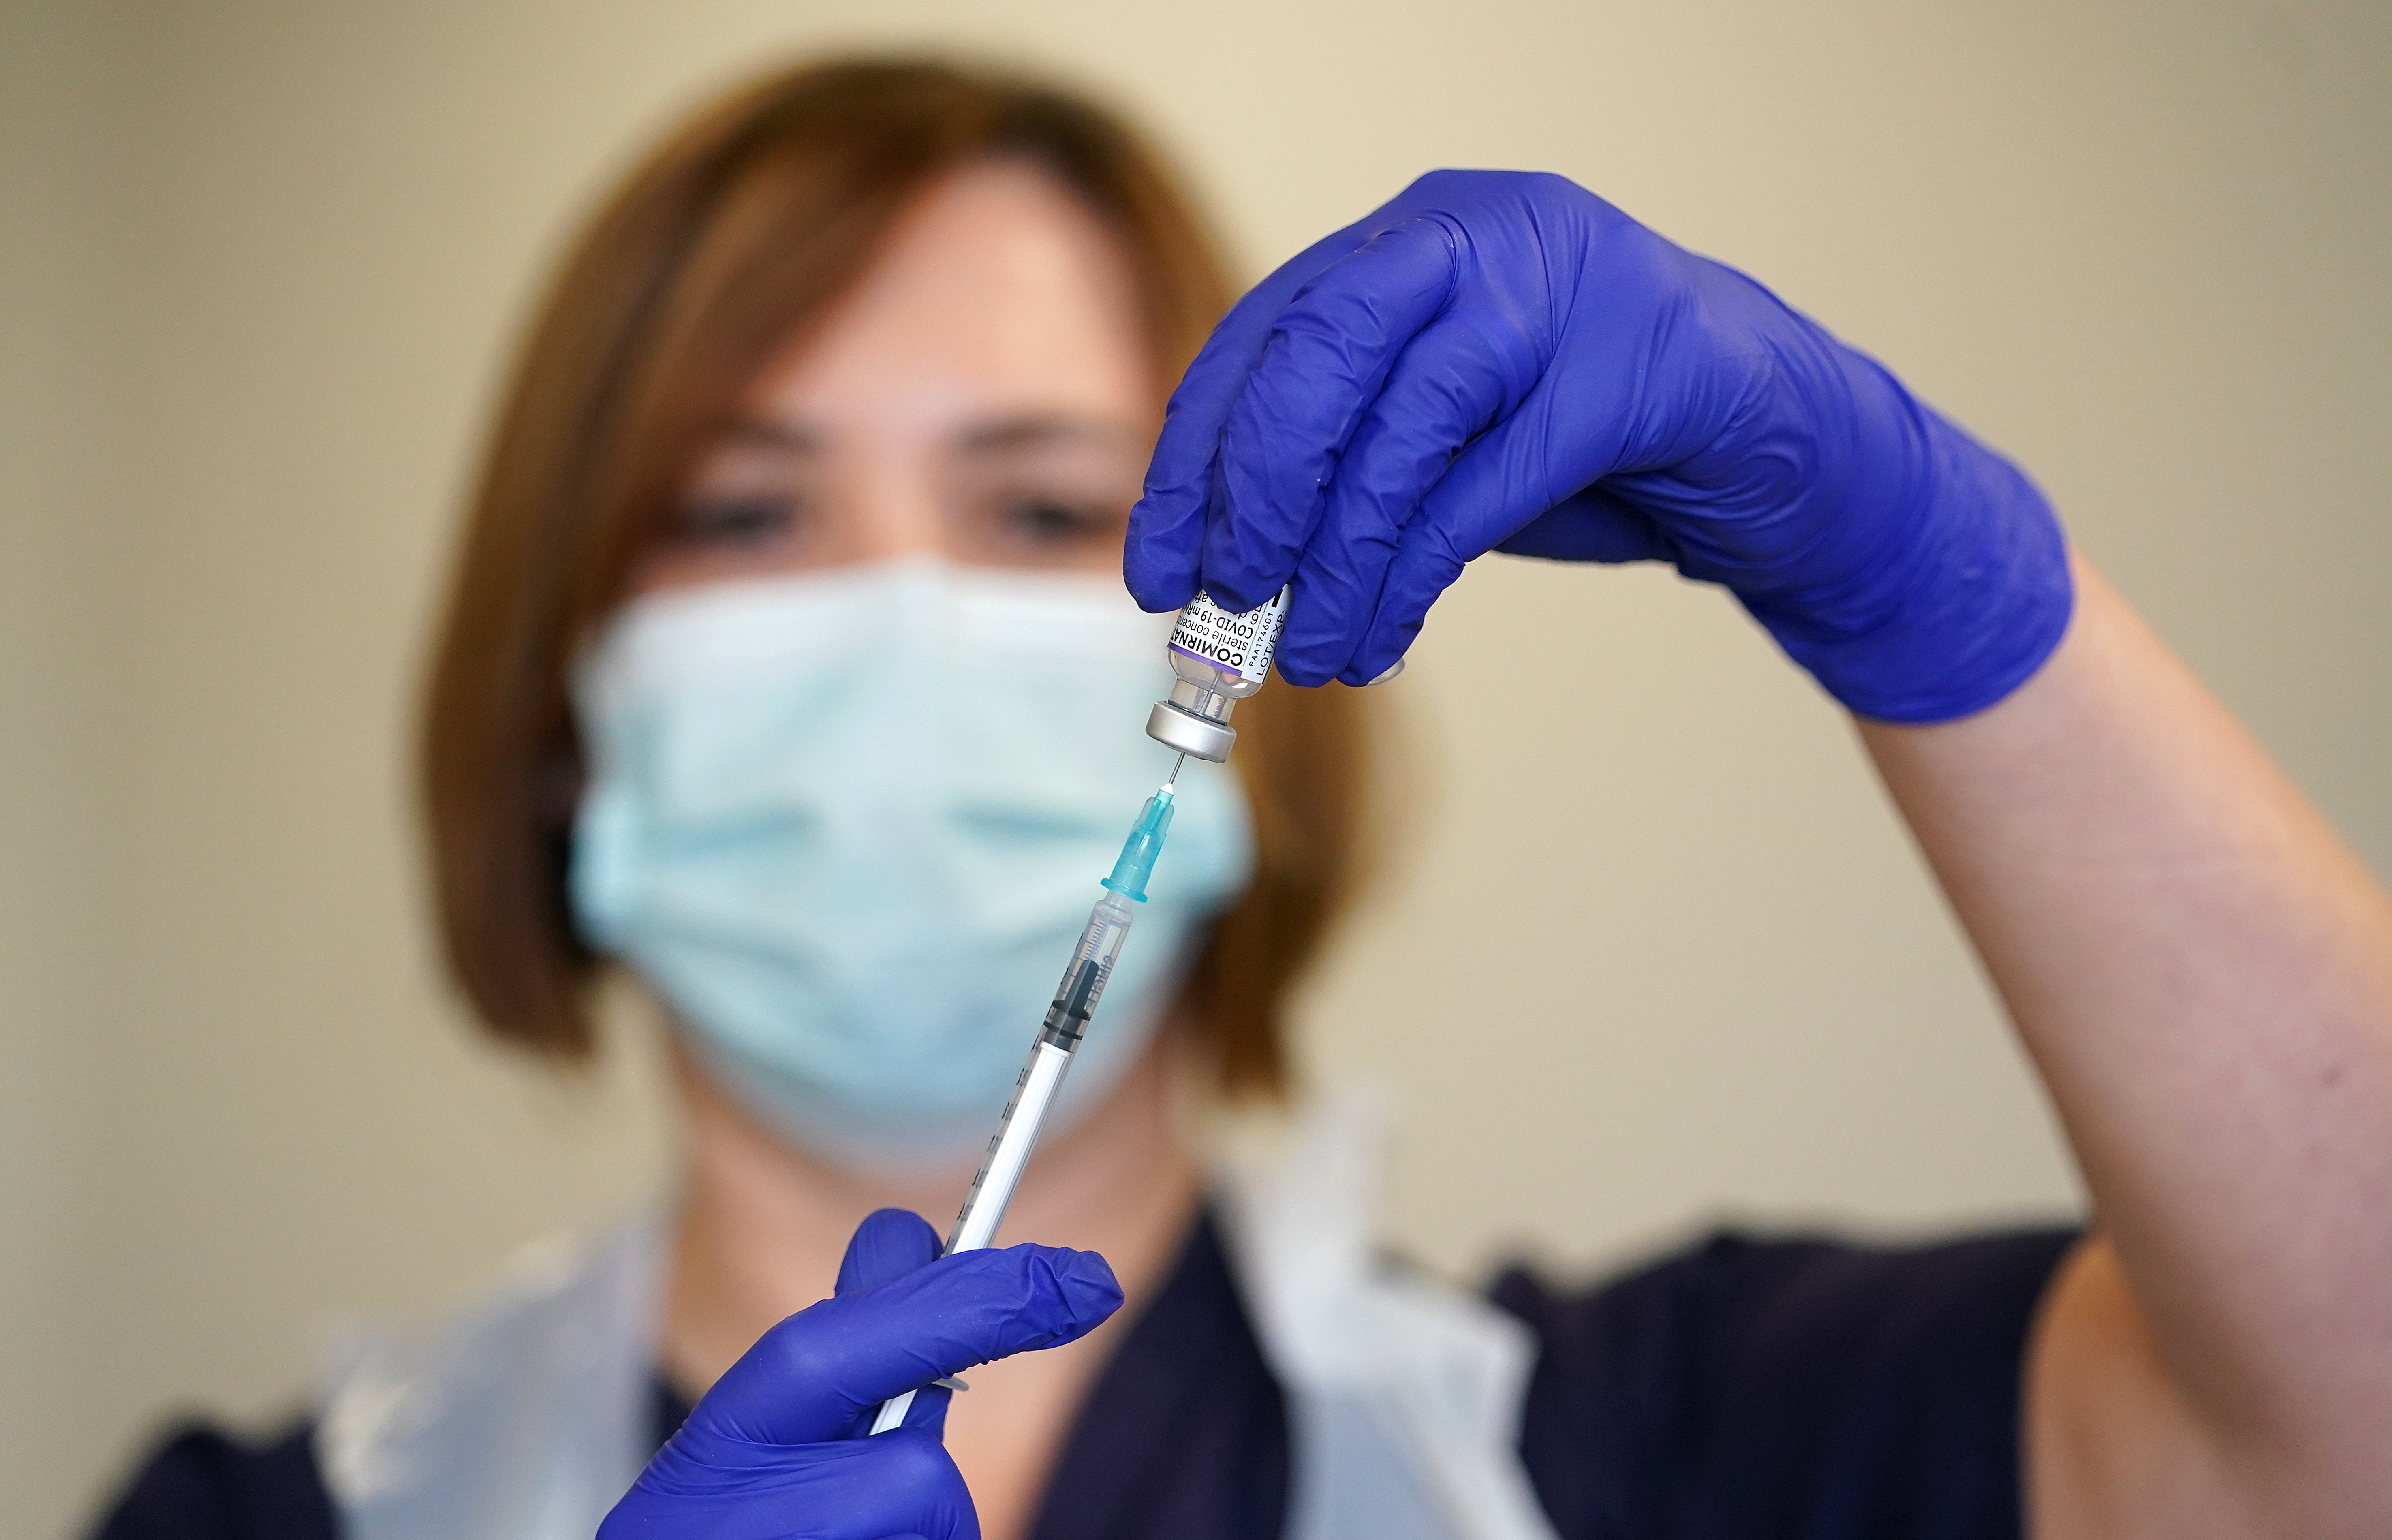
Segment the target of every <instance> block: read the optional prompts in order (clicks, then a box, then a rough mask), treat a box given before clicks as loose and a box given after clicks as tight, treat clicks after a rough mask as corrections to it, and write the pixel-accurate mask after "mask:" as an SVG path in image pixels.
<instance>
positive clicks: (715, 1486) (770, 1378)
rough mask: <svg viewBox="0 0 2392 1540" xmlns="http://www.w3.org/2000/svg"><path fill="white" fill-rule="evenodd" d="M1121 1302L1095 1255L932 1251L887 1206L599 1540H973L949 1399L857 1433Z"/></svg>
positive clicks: (930, 1240) (652, 1470)
mask: <svg viewBox="0 0 2392 1540" xmlns="http://www.w3.org/2000/svg"><path fill="white" fill-rule="evenodd" d="M933 1259H936V1260H933ZM1121 1302H1122V1292H1121V1287H1120V1285H1118V1284H1116V1283H1115V1282H1114V1281H1113V1274H1112V1269H1111V1267H1109V1266H1107V1265H1106V1264H1105V1260H1104V1258H1102V1257H1100V1256H1098V1255H1097V1254H1096V1253H1095V1252H1093V1251H1072V1250H1067V1249H1060V1248H1056V1247H1046V1246H1014V1247H1008V1248H1007V1249H1004V1250H1001V1251H998V1250H988V1251H965V1252H961V1253H959V1254H957V1255H955V1256H952V1257H944V1258H941V1257H939V1237H938V1236H937V1234H936V1233H935V1232H933V1231H932V1230H931V1228H930V1227H929V1225H928V1224H927V1223H923V1221H922V1220H921V1218H920V1217H919V1216H917V1215H915V1214H910V1213H906V1212H904V1211H903V1210H897V1209H883V1210H880V1211H879V1212H878V1213H876V1214H874V1215H872V1216H871V1217H870V1218H868V1219H866V1220H865V1221H864V1223H863V1224H862V1225H861V1226H859V1227H858V1228H857V1230H856V1232H855V1237H854V1238H853V1239H852V1240H851V1241H850V1242H849V1243H848V1249H847V1257H846V1259H845V1261H843V1262H841V1263H840V1264H839V1270H838V1290H837V1293H836V1294H835V1295H834V1297H833V1298H831V1299H828V1300H825V1301H822V1302H821V1303H820V1304H815V1305H811V1306H809V1307H807V1308H806V1309H804V1310H801V1311H799V1312H798V1313H797V1314H795V1315H792V1316H790V1317H789V1318H788V1319H787V1320H786V1321H783V1322H782V1323H781V1324H780V1325H778V1326H774V1327H773V1329H772V1330H771V1331H768V1332H766V1333H765V1334H764V1335H763V1336H762V1337H761V1338H760V1339H758V1341H757V1343H756V1345H755V1346H754V1347H752V1348H750V1349H748V1350H747V1353H746V1354H745V1355H744V1356H743V1357H741V1358H740V1360H739V1362H738V1363H736V1364H734V1365H732V1366H731V1371H730V1372H729V1373H728V1374H725V1375H724V1376H723V1377H722V1378H721V1379H720V1380H718V1381H716V1383H715V1386H714V1388H713V1389H712V1390H710V1391H707V1393H706V1396H705V1398H704V1399H703V1400H701V1401H699V1402H698V1404H697V1406H696V1408H695V1410H694V1411H692V1412H691V1413H690V1415H689V1420H688V1421H687V1422H686V1423H684V1424H682V1430H681V1431H680V1432H678V1433H675V1434H674V1435H673V1437H672V1440H671V1442H670V1443H667V1444H666V1445H665V1446H664V1448H662V1449H660V1450H658V1451H657V1452H656V1458H654V1459H653V1460H650V1461H649V1462H648V1468H647V1469H645V1470H643V1471H642V1472H641V1474H640V1479H639V1480H638V1482H634V1483H633V1484H632V1487H631V1490H630V1492H629V1493H628V1494H626V1495H625V1496H624V1498H623V1500H622V1501H621V1502H619V1503H617V1504H616V1505H615V1510H614V1511H613V1512H612V1513H609V1514H608V1515H607V1516H606V1521H605V1522H604V1524H602V1525H601V1526H599V1530H598V1537H599V1540H698V1537H700V1536H702V1537H704V1540H892V1537H897V1536H905V1535H918V1536H921V1537H922V1540H978V1537H979V1534H980V1520H979V1517H978V1515H977V1514H975V1513H974V1511H973V1509H972V1503H971V1494H970V1493H969V1492H968V1491H966V1490H965V1488H964V1482H963V1477H962V1475H961V1474H960V1473H959V1472H958V1471H957V1470H956V1469H955V1461H953V1460H952V1459H949V1458H948V1457H947V1452H946V1450H945V1449H944V1448H943V1447H942V1445H941V1444H940V1443H939V1435H940V1432H941V1430H942V1428H943V1427H944V1425H945V1422H946V1415H947V1400H948V1396H949V1392H948V1391H943V1390H937V1389H932V1390H927V1391H921V1392H920V1393H919V1394H917V1395H916V1396H915V1398H914V1404H913V1406H912V1408H911V1409H910V1410H909V1411H908V1412H907V1413H906V1416H905V1421H904V1425H903V1427H900V1428H894V1429H891V1430H890V1431H888V1432H886V1433H880V1434H877V1435H867V1433H866V1430H868V1429H869V1428H870V1427H871V1426H872V1420H873V1417H875V1416H876V1415H877V1413H878V1411H879V1408H880V1404H881V1403H882V1402H884V1401H886V1400H888V1399H889V1398H890V1396H893V1395H896V1394H899V1393H900V1392H902V1391H909V1390H913V1389H915V1388H916V1387H917V1386H922V1385H926V1384H928V1383H929V1381H930V1380H932V1379H936V1378H941V1377H942V1376H945V1375H951V1374H955V1373H957V1372H959V1371H961V1370H964V1369H968V1368H970V1367H971V1366H972V1365H975V1364H985V1363H987V1362H989V1361H990V1360H991V1359H995V1358H1003V1357H1006V1356H1007V1355H1008V1354H1011V1353H1017V1352H1026V1351H1028V1350H1030V1349H1033V1348H1047V1347H1055V1346H1057V1345H1059V1344H1061V1343H1064V1342H1070V1341H1074V1340H1076V1339H1079V1338H1081V1337H1085V1336H1086V1335H1087V1334H1088V1332H1090V1331H1091V1330H1093V1329H1095V1327H1096V1326H1098V1325H1099V1324H1101V1323H1102V1322H1103V1321H1104V1320H1105V1318H1106V1317H1107V1316H1109V1315H1111V1314H1112V1313H1113V1312H1114V1311H1115V1310H1118V1309H1119V1308H1121Z"/></svg>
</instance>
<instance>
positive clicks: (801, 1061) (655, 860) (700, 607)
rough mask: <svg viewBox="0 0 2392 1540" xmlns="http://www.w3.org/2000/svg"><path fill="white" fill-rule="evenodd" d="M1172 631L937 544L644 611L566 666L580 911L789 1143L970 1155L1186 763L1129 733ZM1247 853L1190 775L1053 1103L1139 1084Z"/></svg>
mask: <svg viewBox="0 0 2392 1540" xmlns="http://www.w3.org/2000/svg"><path fill="white" fill-rule="evenodd" d="M1169 626H1170V619H1169V617H1168V616H1154V615H1142V614H1140V613H1139V612H1138V610H1137V606H1136V605H1135V604H1133V603H1132V602H1130V600H1129V598H1128V597H1127V596H1126V595H1125V594H1124V592H1123V591H1122V588H1121V585H1120V583H1119V582H1118V581H1117V580H1115V579H1112V578H1109V577H1093V576H1090V577H1082V576H1058V575H1050V574H1019V573H1006V572H992V571H987V570H981V569H970V568H957V567H951V566H948V565H946V564H944V563H939V562H935V561H929V560H919V559H916V560H907V561H901V562H894V563H885V564H880V565H876V566H872V567H864V568H844V569H840V570H838V571H836V572H831V573H824V574H809V575H800V576H784V577H771V578H760V579H751V580H741V581H734V582H721V583H712V584H707V585H703V586H700V587H695V588H690V589H676V590H671V591H668V592H664V593H660V594H656V595H652V596H649V597H646V598H643V599H640V600H637V601H635V602H632V603H631V604H630V605H629V606H627V607H626V608H625V609H624V611H623V612H622V613H621V614H620V615H618V616H617V617H616V619H615V621H614V622H613V624H612V625H611V626H610V627H609V628H608V629H607V630H606V631H605V632H604V635H603V636H601V637H600V638H599V640H598V641H597V643H596V645H595V646H593V647H592V648H591V651H590V652H589V654H587V655H586V656H585V657H584V658H583V660H582V662H581V664H580V666H579V667H578V670H577V672H576V677H575V681H574V685H575V688H574V700H575V704H576V707H577V709H578V716H579V721H580V727H581V733H582V741H583V744H584V745H585V747H586V751H587V754H588V756H589V768H590V781H589V785H588V789H587V790H586V791H585V792H584V794H583V796H582V801H581V807H580V810H579V816H578V820H577V821H576V823H575V826H574V839H573V861H572V879H571V892H572V903H573V912H574V916H575V920H576V923H577V925H578V926H579V928H580V931H581V933H582V935H583V936H584V937H585V938H587V939H588V940H589V942H590V943H591V945H592V946H594V947H596V948H597V949H599V950H600V951H604V952H606V953H609V954H611V955H613V956H615V957H617V958H620V959H621V960H623V961H624V962H626V963H628V964H630V966H631V967H632V969H633V970H634V971H635V972H637V973H638V974H639V975H640V977H642V978H643V980H645V981H646V983H647V984H648V985H649V986H650V987H651V988H652V989H653V990H656V993H657V994H658V995H659V996H660V997H661V998H662V999H663V1001H664V1002H665V1003H666V1004H667V1005H668V1006H669V1008H670V1009H671V1011H672V1013H673V1016H674V1017H675V1018H676V1020H677V1021H678V1022H679V1023H680V1024H681V1025H682V1029H684V1031H685V1033H686V1035H687V1038H688V1041H689V1042H690V1044H691V1046H692V1048H693V1049H694V1050H695V1053H696V1054H697V1055H698V1057H699V1058H700V1060H701V1061H702V1062H703V1063H704V1064H705V1065H706V1067H707V1068H708V1070H709V1072H711V1073H712V1074H713V1075H714V1076H715V1077H716V1078H717V1079H718V1080H719V1081H721V1083H722V1085H723V1086H724V1087H725V1088H726V1089H727V1090H728V1091H729V1092H731V1094H734V1096H736V1097H738V1098H739V1099H740V1101H741V1102H742V1103H744V1104H745V1105H746V1106H747V1107H749V1108H750V1109H751V1110H752V1111H754V1112H755V1113H756V1114H758V1115H759V1116H760V1117H761V1118H763V1119H765V1120H766V1121H767V1122H768V1123H770V1124H771V1125H772V1126H773V1128H775V1129H776V1130H778V1131H779V1132H781V1133H782V1134H783V1135H784V1136H786V1137H787V1138H790V1139H791V1140H793V1141H796V1142H798V1143H799V1144H801V1145H806V1146H808V1147H810V1148H812V1149H814V1150H816V1151H817V1152H819V1153H821V1154H824V1155H826V1156H829V1157H831V1158H835V1159H838V1160H842V1161H845V1162H847V1163H850V1164H863V1165H887V1164H891V1163H903V1164H913V1163H918V1162H923V1161H927V1160H932V1159H944V1158H954V1157H958V1156H967V1155H968V1154H970V1153H971V1152H972V1151H973V1150H975V1149H977V1148H978V1147H979V1145H981V1142H982V1141H983V1140H984V1139H985V1138H986V1137H987V1133H988V1130H989V1128H990V1127H991V1126H993V1124H994V1119H995V1118H996V1115H997V1113H998V1112H999V1110H1000V1109H1002V1107H1003V1106H1004V1105H1005V1099H1006V1096H1007V1093H1008V1092H1009V1091H1010V1089H1011V1087H1012V1084H1013V1080H1014V1077H1015V1075H1016V1074H1017V1072H1018V1071H1019V1070H1020V1065H1021V1060H1022V1055H1024V1054H1025V1053H1027V1052H1028V1050H1029V1047H1030V1044H1031V1042H1032V1041H1033V1038H1034V1037H1035V1036H1036V1034H1037V1029H1038V1024H1039V1021H1040V1019H1041V1017H1042V1016H1043V1015H1044V1014H1045V1012H1046V1006H1047V1003H1048V1000H1049V997H1050V996H1051V995H1052V994H1053V992H1054V989H1055V981H1056V979H1057V978H1058V977H1060V975H1061V971H1062V968H1063V966H1064V964H1065V963H1066V961H1068V955H1069V953H1070V951H1071V948H1072V941H1073V938H1075V937H1076V936H1077V935H1078V933H1079V928H1080V926H1081V925H1082V923H1083V922H1084V921H1085V919H1086V917H1087V911H1088V906H1089V904H1090V903H1091V902H1093V901H1094V899H1096V897H1097V894H1098V887H1097V883H1098V878H1100V877H1102V876H1103V875H1104V874H1106V872H1107V871H1109V870H1110V869H1111V863H1112V860H1113V858H1114V856H1115V855H1117V854H1118V853H1119V850H1120V846H1121V841H1122V836H1123V835H1124V832H1125V831H1126V830H1127V829H1128V828H1129V826H1130V824H1131V823H1132V822H1134V821H1135V820H1136V818H1137V812H1138V809H1139V807H1140V805H1141V804H1142V803H1143V801H1144V799H1145V798H1146V796H1147V795H1148V794H1149V793H1150V792H1152V791H1153V789H1154V787H1155V785H1156V784H1157V783H1158V782H1159V781H1160V780H1161V779H1162V776H1163V772H1164V771H1165V770H1167V769H1168V768H1169V767H1168V764H1167V763H1166V760H1167V756H1166V755H1165V754H1164V753H1163V751H1162V750H1160V749H1158V748H1157V747H1156V746H1155V744H1153V743H1152V742H1150V740H1149V739H1148V738H1147V737H1146V735H1145V734H1144V733H1143V732H1142V731H1139V724H1140V723H1141V722H1143V721H1144V720H1145V718H1146V713H1147V711H1148V709H1149V707H1150V705H1151V704H1152V702H1153V700H1154V698H1155V696H1156V695H1157V693H1158V692H1160V691H1162V690H1163V689H1164V688H1166V687H1167V686H1168V684H1169V682H1170V670H1169V668H1168V667H1167V666H1165V665H1164V664H1163V661H1162V659H1163V640H1164V638H1165V636H1166V635H1167V633H1168V629H1169ZM1252 865H1253V854H1252V835H1251V832H1250V827H1249V823H1248V821H1247V814H1246V805H1245V801H1244V798H1243V796H1242V795H1241V792H1240V791H1239V789H1238V786H1237V783H1236V782H1235V780H1234V779H1233V778H1232V777H1231V776H1230V775H1228V773H1227V772H1226V771H1220V770H1211V771H1210V772H1209V773H1202V774H1198V775H1190V776H1184V777H1182V778H1181V780H1180V783H1179V796H1178V811H1177V813H1176V817H1175V819H1174V822H1173V824H1172V830H1171V846H1170V848H1169V850H1168V851H1167V852H1166V853H1165V855H1164V858H1163V863H1162V867H1161V869H1160V870H1158V871H1157V873H1156V874H1155V880H1154V881H1153V883H1152V884H1151V885H1150V887H1149V889H1148V894H1149V901H1148V902H1147V903H1146V904H1145V905H1144V906H1143V907H1142V908H1141V910H1140V911H1139V913H1138V920H1137V930H1136V931H1135V932H1134V933H1133V934H1132V936H1131V937H1130V939H1129V942H1128V945H1127V947H1126V948H1125V950H1124V952H1123V954H1122V957H1121V960H1120V962H1119V964H1116V967H1115V970H1114V973H1113V976H1112V978H1111V982H1110V983H1109V984H1108V985H1107V987H1106V990H1105V999H1104V1008H1103V1010H1102V1011H1101V1012H1100V1013H1099V1015H1098V1019H1097V1022H1096V1025H1095V1027H1094V1029H1092V1030H1091V1031H1090V1032H1089V1035H1088V1039H1087V1042H1086V1044H1085V1046H1084V1047H1083V1048H1082V1050H1081V1051H1080V1053H1079V1055H1078V1056H1077V1058H1076V1059H1075V1061H1074V1063H1073V1067H1072V1078H1071V1080H1070V1081H1069V1082H1068V1083H1067V1085H1066V1088H1065V1091H1064V1095H1063V1100H1062V1103H1061V1105H1060V1106H1059V1108H1058V1111H1057V1116H1058V1117H1059V1118H1060V1119H1064V1120H1066V1121H1068V1120H1069V1119H1072V1118H1074V1117H1076V1116H1078V1115H1079V1114H1080V1113H1082V1112H1085V1109H1086V1108H1088V1107H1089V1106H1093V1105H1094V1104H1096V1103H1097V1102H1098V1101H1100V1100H1101V1099H1102V1098H1103V1096H1104V1095H1105V1094H1106V1093H1107V1092H1108V1091H1110V1090H1111V1089H1112V1087H1113V1086H1114V1085H1115V1084H1117V1083H1118V1082H1119V1081H1120V1079H1121V1077H1122V1074H1123V1072H1124V1070H1126V1069H1127V1068H1128V1067H1129V1066H1130V1064H1131V1063H1132V1062H1133V1061H1135V1059H1136V1058H1137V1055H1138V1052H1139V1050H1140V1049H1141V1048H1142V1047H1144V1045H1145V1044H1146V1042H1148V1040H1149V1039H1150V1036H1151V1035H1152V1033H1153V1031H1154V1029H1155V1028H1156V1026H1157V1025H1158V1024H1159V1023H1160V1021H1161V1020H1162V1018H1163V1015H1164V1014H1165V1012H1166V1011H1167V1009H1168V1007H1169V1005H1170V1003H1171V1000H1172V997H1173V996H1174V995H1175V994H1176V991H1177V990H1178V987H1179V985H1180V984H1181V982H1182V981H1183V980H1184V978H1185V977H1186V973H1187V968H1188V966H1189V963H1190V962H1191V961H1192V960H1193V953H1194V951H1195V949H1196V946H1197V943H1198V942H1199V941H1200V939H1201V938H1202V933H1203V931H1204V929H1205V926H1206V924H1207V922H1208V921H1209V920H1210V919H1211V918H1212V917H1213V916H1214V915H1215V914H1217V913H1218V912H1220V911H1221V910H1222V909H1224V908H1226V907H1227V906H1228V904H1229V903H1230V902H1231V901H1233V900H1234V899H1235V897H1236V896H1237V894H1238V893H1239V891H1240V890H1241V889H1242V888H1243V886H1245V883H1246V880H1247V877H1248V874H1249V873H1250V871H1251V869H1252Z"/></svg>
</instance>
